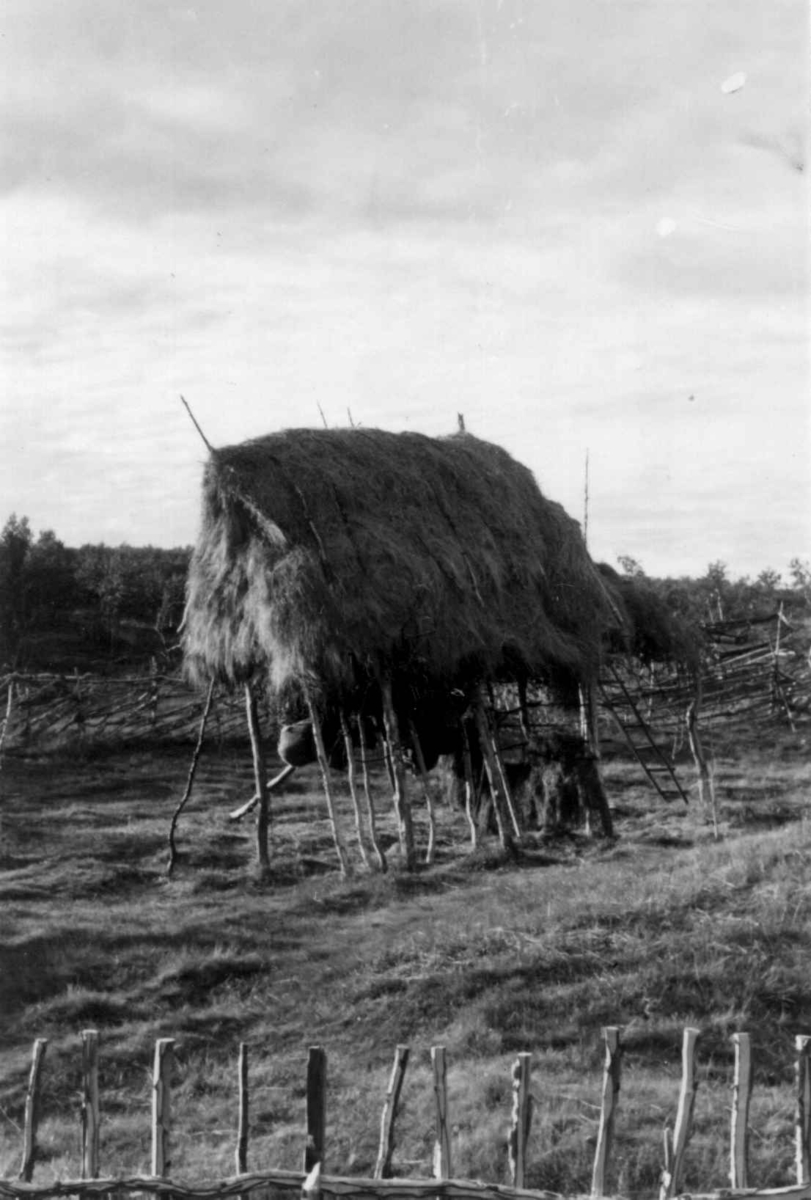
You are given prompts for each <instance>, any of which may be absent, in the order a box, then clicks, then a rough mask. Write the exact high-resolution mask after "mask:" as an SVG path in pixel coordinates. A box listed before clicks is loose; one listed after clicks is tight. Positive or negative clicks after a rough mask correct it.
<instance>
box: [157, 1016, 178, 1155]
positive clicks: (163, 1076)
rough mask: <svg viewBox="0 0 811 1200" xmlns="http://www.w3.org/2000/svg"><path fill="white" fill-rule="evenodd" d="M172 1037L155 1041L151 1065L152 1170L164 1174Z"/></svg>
mask: <svg viewBox="0 0 811 1200" xmlns="http://www.w3.org/2000/svg"><path fill="white" fill-rule="evenodd" d="M174 1047H175V1042H174V1038H159V1039H158V1041H157V1042H155V1060H154V1064H153V1068H152V1174H153V1175H160V1176H166V1175H168V1174H169V1171H170V1170H171V1166H172V1159H171V1154H170V1138H171V1132H172V1087H171V1074H170V1073H171V1069H172V1061H173V1058H174V1054H173V1051H174Z"/></svg>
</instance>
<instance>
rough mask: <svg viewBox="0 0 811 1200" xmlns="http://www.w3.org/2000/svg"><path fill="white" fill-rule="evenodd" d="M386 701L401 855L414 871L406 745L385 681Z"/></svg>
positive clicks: (387, 736)
mask: <svg viewBox="0 0 811 1200" xmlns="http://www.w3.org/2000/svg"><path fill="white" fill-rule="evenodd" d="M380 690H381V694H382V699H383V725H384V728H385V731H386V741H387V743H388V747H389V759H390V762H391V772H392V777H393V781H394V782H393V787H394V812H395V816H396V818H397V834H398V837H399V839H400V851H401V853H402V855H403V862H404V864H405V868H406V870H407V871H413V870H414V867H415V865H416V862H415V856H414V826H413V823H412V819H411V802H410V800H409V797H408V791H407V786H406V773H405V769H404V767H403V744H402V740H401V737H400V726H399V722H398V720H397V713H396V712H395V709H394V703H393V700H392V693H391V680H389V679H384V680H383V681H382V682H381V684H380Z"/></svg>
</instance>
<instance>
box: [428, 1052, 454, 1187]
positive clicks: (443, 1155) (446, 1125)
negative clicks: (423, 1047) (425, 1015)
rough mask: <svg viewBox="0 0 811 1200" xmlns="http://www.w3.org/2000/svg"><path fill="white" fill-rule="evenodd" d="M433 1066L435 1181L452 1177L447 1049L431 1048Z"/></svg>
mask: <svg viewBox="0 0 811 1200" xmlns="http://www.w3.org/2000/svg"><path fill="white" fill-rule="evenodd" d="M431 1066H432V1068H433V1073H434V1102H435V1107H436V1140H435V1141H434V1179H450V1177H451V1130H450V1122H449V1119H448V1091H447V1083H446V1074H447V1067H446V1063H445V1047H444V1046H432V1047H431Z"/></svg>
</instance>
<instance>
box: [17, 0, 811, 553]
mask: <svg viewBox="0 0 811 1200" xmlns="http://www.w3.org/2000/svg"><path fill="white" fill-rule="evenodd" d="M807 16H808V9H807V4H806V0H770V2H769V3H764V0H713V2H712V3H711V4H708V3H707V2H706V0H228V3H225V2H224V0H203V2H202V3H188V2H186V0H178V2H177V3H172V2H171V0H137V3H134V2H133V0H5V3H4V5H3V13H2V17H1V18H0V91H2V94H3V120H2V126H0V136H2V141H3V153H2V167H0V180H1V181H2V191H1V192H0V239H2V241H1V243H0V254H1V255H2V265H1V266H0V297H1V298H2V299H1V300H0V318H1V319H2V338H1V340H0V521H5V519H6V517H7V516H8V515H9V514H10V513H11V512H12V511H16V513H17V514H18V515H23V514H25V515H27V516H28V517H29V518H30V520H31V523H32V526H33V527H34V529H35V530H37V531H38V530H40V529H44V528H52V529H54V530H55V532H56V533H57V535H58V536H59V537H61V538H62V540H63V541H65V542H66V543H68V544H69V545H78V544H80V543H82V542H86V541H106V542H108V543H110V544H118V543H120V542H124V541H126V542H130V543H131V544H135V545H138V544H145V543H148V542H151V543H153V544H155V545H177V544H183V543H189V542H191V541H193V540H194V538H195V536H196V533H197V520H198V492H199V484H200V475H201V466H202V462H203V459H204V457H205V449H204V447H203V445H202V442H201V441H200V439H199V437H198V435H197V433H196V432H195V430H194V428H193V426H192V425H191V423H190V421H189V419H188V416H187V414H186V412H185V410H184V409H183V407H182V405H181V402H180V399H179V396H180V394H181V393H182V394H183V395H184V396H185V397H186V398H187V400H188V401H189V403H190V404H191V406H192V408H193V410H194V412H195V414H196V416H197V419H198V420H199V422H200V424H201V426H202V427H203V429H204V431H205V433H206V435H207V437H208V439H209V440H210V441H211V442H212V443H214V444H215V445H218V444H219V445H223V444H228V443H232V442H235V441H240V440H242V439H244V438H248V437H253V436H257V435H259V434H262V433H265V432H268V431H270V430H274V429H278V428H285V427H291V426H297V425H320V424H321V420H322V417H321V415H320V412H319V407H320V410H321V412H323V415H324V418H325V419H326V421H327V422H328V423H329V424H331V425H342V424H346V423H347V421H348V412H349V411H351V415H352V419H353V420H354V421H355V422H356V423H360V424H363V425H366V426H374V425H379V426H382V427H384V428H387V429H414V430H421V431H423V432H426V433H430V434H441V433H446V432H451V431H452V430H453V429H454V428H455V427H456V419H457V416H456V415H457V413H458V412H462V413H464V416H465V420H466V424H467V428H468V430H469V431H471V432H473V433H475V434H477V435H479V436H482V437H485V438H489V439H492V440H494V441H497V442H499V443H501V444H502V445H503V446H505V447H506V448H507V449H508V450H510V451H511V452H512V453H513V454H514V455H516V456H517V457H518V458H520V459H521V460H522V461H523V462H525V463H526V464H527V465H528V466H530V467H531V468H532V469H533V471H534V472H535V474H536V477H537V479H538V481H539V483H540V485H541V487H542V489H543V490H544V492H545V493H546V494H547V495H549V496H551V497H552V498H554V499H557V500H560V501H561V502H562V503H563V504H564V505H565V506H566V507H567V509H568V510H569V511H570V512H571V513H572V515H574V516H576V517H577V518H578V519H581V518H582V514H583V491H584V462H585V456H586V452H587V451H588V454H589V462H590V472H589V473H590V510H589V546H590V549H591V550H592V553H593V554H594V555H595V557H599V558H601V559H604V560H607V561H609V562H615V561H616V558H617V556H618V555H622V554H630V555H632V556H634V557H635V558H637V559H638V560H640V561H641V562H642V564H643V566H644V567H645V568H646V569H647V570H648V571H650V572H651V573H654V574H682V573H690V574H698V573H701V572H703V570H704V568H705V567H706V565H707V564H708V563H709V562H711V561H715V560H718V559H721V560H723V561H725V562H726V563H728V564H729V566H730V569H731V571H732V572H733V573H734V574H743V573H753V574H756V573H757V572H759V571H760V570H761V569H762V568H764V567H767V566H772V567H774V568H775V569H777V570H780V571H785V568H786V566H787V564H788V561H789V559H790V558H792V557H793V556H795V555H798V556H800V557H808V556H809V553H810V552H811V536H809V535H810V534H811V490H810V487H809V481H810V480H811V470H810V469H809V468H811V449H810V447H811V417H810V414H809V339H808V308H809V305H808V293H809V284H808V236H807V235H808V227H807V209H808V204H809V195H808V186H807V172H805V171H804V170H803V168H804V160H805V154H806V149H807V139H806V124H807V119H808V111H809V79H808V59H809V54H808V50H809V38H808V30H807Z"/></svg>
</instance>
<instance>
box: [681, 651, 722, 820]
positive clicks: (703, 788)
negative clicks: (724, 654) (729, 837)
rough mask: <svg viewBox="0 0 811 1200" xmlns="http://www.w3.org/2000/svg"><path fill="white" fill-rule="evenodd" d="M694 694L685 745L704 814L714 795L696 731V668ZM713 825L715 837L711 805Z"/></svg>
mask: <svg viewBox="0 0 811 1200" xmlns="http://www.w3.org/2000/svg"><path fill="white" fill-rule="evenodd" d="M693 683H694V689H695V690H694V692H693V698H692V700H691V701H690V703H689V704H688V705H687V712H686V713H685V714H684V719H685V724H686V725H687V744H688V745H689V747H690V753H691V754H692V756H693V762H694V763H695V768H696V772H697V775H698V798H699V801H700V803H701V807H702V809H703V810H704V812H705V813H706V811H707V799H708V798H709V799H710V800H714V794H713V792H712V790H711V788H710V770H709V766H708V764H707V756H706V754H705V753H704V746H703V745H702V742H701V734H700V733H699V731H698V717H699V713H700V712H701V701H702V698H703V691H704V685H703V682H702V679H701V668H700V667H697V668H696V671H695V674H694V675H693ZM712 819H713V825H714V827H715V835H716V837H717V836H718V814H717V812H716V811H715V807H714V804H713V813H712Z"/></svg>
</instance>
